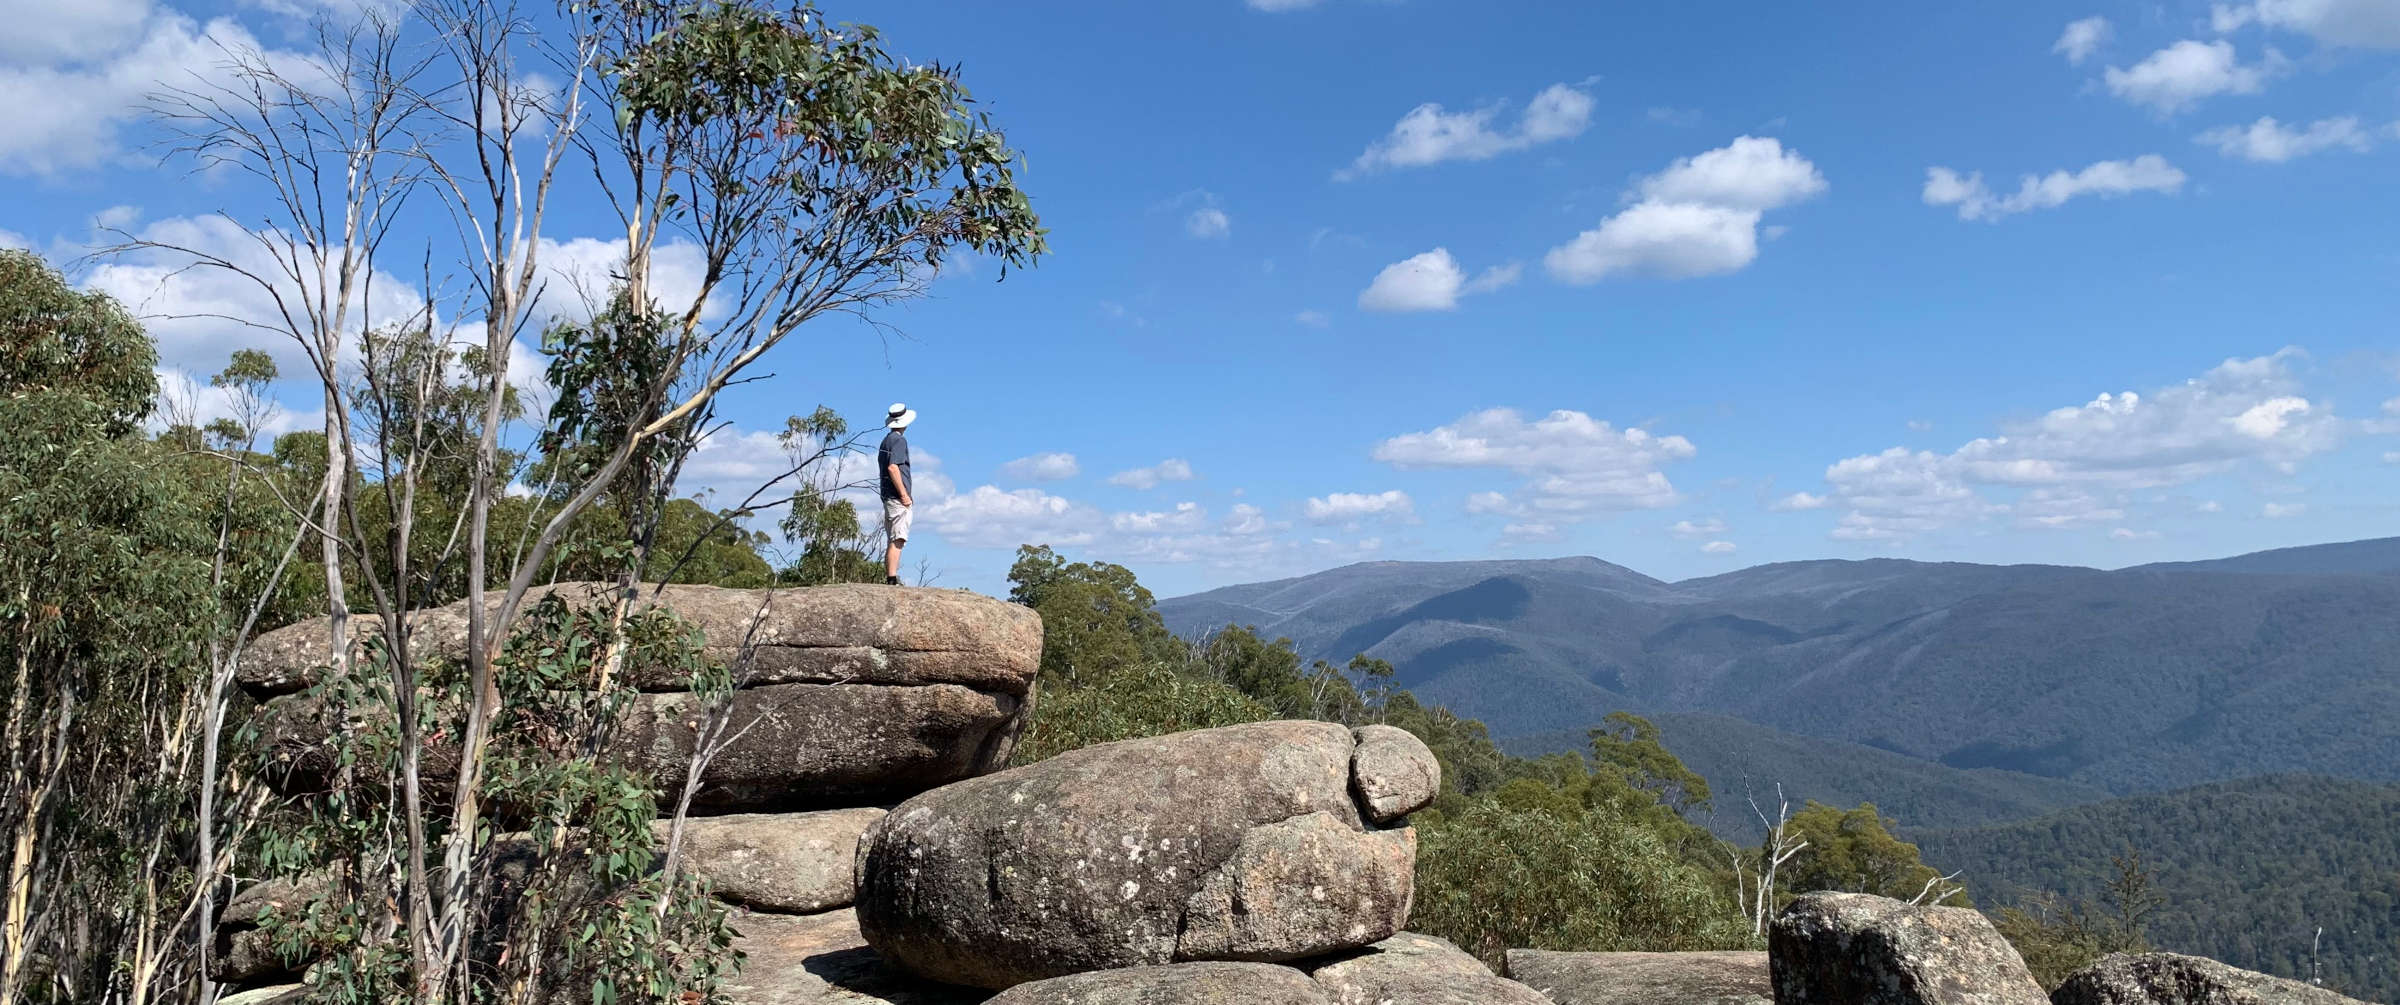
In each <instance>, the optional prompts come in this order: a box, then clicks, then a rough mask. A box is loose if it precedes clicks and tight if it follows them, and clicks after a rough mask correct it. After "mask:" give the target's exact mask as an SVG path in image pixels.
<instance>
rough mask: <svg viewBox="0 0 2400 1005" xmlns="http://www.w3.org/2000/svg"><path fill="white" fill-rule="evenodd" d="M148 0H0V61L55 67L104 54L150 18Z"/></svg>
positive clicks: (131, 35) (125, 40)
mask: <svg viewBox="0 0 2400 1005" xmlns="http://www.w3.org/2000/svg"><path fill="white" fill-rule="evenodd" d="M150 12H151V4H150V0H77V2H75V3H50V2H45V0H0V18H5V19H6V20H7V23H8V26H9V30H8V31H7V32H6V33H4V34H0V59H5V60H7V61H9V62H11V63H15V64H18V65H20V66H24V65H53V64H57V63H65V62H75V61H79V60H86V59H91V58H93V57H95V56H101V55H106V54H108V53H110V52H113V51H115V50H116V49H118V48H120V47H122V46H123V45H125V44H126V43H127V42H129V41H131V40H132V39H133V38H134V37H136V36H137V35H138V33H139V32H140V31H141V28H142V24H143V22H145V21H148V20H149V18H150Z"/></svg>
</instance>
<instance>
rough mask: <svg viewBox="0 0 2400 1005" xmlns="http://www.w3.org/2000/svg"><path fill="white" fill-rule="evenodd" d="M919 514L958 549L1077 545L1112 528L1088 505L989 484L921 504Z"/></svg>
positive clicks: (1034, 491) (1043, 493) (1096, 537)
mask: <svg viewBox="0 0 2400 1005" xmlns="http://www.w3.org/2000/svg"><path fill="white" fill-rule="evenodd" d="M917 515H918V517H919V518H920V519H921V520H922V521H923V522H924V524H925V526H927V527H929V528H931V529H932V530H933V531H934V532H935V533H937V534H940V535H941V536H942V540H943V541H944V542H947V543H949V544H952V545H956V546H958V547H961V548H1014V547H1017V546H1018V545H1023V544H1048V545H1055V546H1059V547H1080V546H1083V545H1088V544H1091V543H1092V542H1093V541H1094V540H1096V539H1098V537H1099V536H1100V532H1101V531H1103V530H1107V529H1109V528H1110V521H1109V518H1108V516H1107V515H1106V514H1103V513H1101V512H1100V511H1099V510H1097V509H1094V508H1092V507H1090V506H1086V505H1083V504H1080V503H1075V502H1071V501H1069V500H1067V499H1065V498H1063V497H1060V496H1054V495H1051V494H1049V493H1047V492H1044V491H1042V490H1040V489H1017V490H1015V491H1004V490H1002V489H1000V488H999V487H997V486H992V485H978V486H976V487H975V488H974V489H972V490H970V491H966V492H961V493H958V494H956V495H952V496H950V497H948V498H946V499H943V500H941V501H939V502H935V503H931V504H929V505H925V506H922V507H921V508H920V509H919V511H918V514H917Z"/></svg>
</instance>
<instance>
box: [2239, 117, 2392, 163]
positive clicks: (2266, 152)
mask: <svg viewBox="0 0 2400 1005" xmlns="http://www.w3.org/2000/svg"><path fill="white" fill-rule="evenodd" d="M2198 139H2199V141H2200V142H2202V143H2205V144H2208V145H2209V146H2212V147H2215V148H2217V152H2218V153H2221V154H2224V155H2225V156H2227V157H2239V158H2241V159H2243V160H2252V161H2264V162H2268V163H2281V162H2283V161H2288V160H2291V159H2292V158H2295V157H2306V156H2308V155H2310V154H2314V153H2322V152H2324V151H2327V150H2333V149H2336V148H2339V149H2344V150H2356V151H2361V152H2364V151H2365V150H2366V149H2367V148H2368V147H2369V146H2371V145H2373V144H2372V141H2370V140H2369V139H2368V138H2367V131H2366V130H2365V129H2364V128H2361V127H2360V126H2359V123H2358V119H2357V118H2356V117H2355V116H2349V115H2344V116H2340V117H2337V118H2331V119H2319V120H2317V121H2315V122H2312V123H2309V124H2308V125H2306V126H2303V127H2298V128H2294V127H2291V126H2286V125H2284V124H2283V123H2280V122H2277V121H2275V119H2274V117H2273V116H2264V117H2261V118H2260V119H2259V120H2258V121H2256V122H2253V123H2251V124H2249V125H2247V126H2219V127H2217V128H2215V129H2211V130H2209V131H2207V132H2205V133H2201V134H2200V135H2199V137H2198Z"/></svg>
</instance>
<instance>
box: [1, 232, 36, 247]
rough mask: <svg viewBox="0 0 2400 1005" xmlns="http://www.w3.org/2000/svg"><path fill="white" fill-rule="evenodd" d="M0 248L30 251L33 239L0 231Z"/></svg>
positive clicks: (15, 233)
mask: <svg viewBox="0 0 2400 1005" xmlns="http://www.w3.org/2000/svg"><path fill="white" fill-rule="evenodd" d="M0 248H6V249H9V250H12V251H32V250H33V239H32V238H29V237H26V236H25V235H23V234H20V233H17V232H16V231H13V230H0Z"/></svg>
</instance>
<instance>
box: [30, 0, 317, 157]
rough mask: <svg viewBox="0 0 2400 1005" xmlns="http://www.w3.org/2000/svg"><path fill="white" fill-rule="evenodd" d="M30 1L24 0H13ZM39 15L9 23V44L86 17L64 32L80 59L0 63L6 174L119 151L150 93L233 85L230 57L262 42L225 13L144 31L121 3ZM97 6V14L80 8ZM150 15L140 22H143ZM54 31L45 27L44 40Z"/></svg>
mask: <svg viewBox="0 0 2400 1005" xmlns="http://www.w3.org/2000/svg"><path fill="white" fill-rule="evenodd" d="M11 2H21V0H11ZM39 6H40V13H33V12H30V11H29V12H25V13H23V14H22V15H20V16H17V17H12V18H10V19H9V24H10V26H11V27H10V31H9V34H10V35H11V40H10V41H9V42H7V43H0V47H5V48H7V49H10V50H14V49H15V48H17V47H19V46H32V45H36V44H38V42H36V41H28V40H27V39H26V36H23V35H18V34H16V33H17V32H19V31H21V30H24V29H23V26H25V25H27V24H29V23H31V24H47V23H50V22H51V21H52V19H53V18H61V17H63V18H66V19H68V20H70V21H76V22H79V24H77V25H75V26H70V27H66V28H63V29H60V30H61V31H63V32H64V34H65V36H66V37H65V38H64V39H62V42H63V44H66V45H68V46H70V47H72V49H73V51H75V52H77V53H78V54H79V55H78V57H75V58H68V59H64V60H60V59H59V57H60V56H62V55H64V53H61V52H54V53H51V54H50V57H51V58H52V59H53V60H57V61H56V62H52V63H43V62H15V61H14V60H13V59H12V60H11V61H10V63H9V64H8V65H0V107H4V108H6V109H8V114H6V115H0V171H5V172H11V173H18V174H36V175H48V174H57V173H60V172H64V171H71V170H75V169H79V168H89V167H93V166H96V165H99V164H101V163H103V162H105V161H108V160H110V159H112V158H114V157H116V156H117V155H118V153H119V151H120V149H121V146H122V144H121V143H120V141H119V138H118V133H119V131H120V130H121V129H122V128H123V127H124V126H125V125H126V124H127V123H128V122H131V121H132V120H133V119H134V118H136V117H137V116H138V115H140V114H141V105H142V103H143V101H144V100H145V99H146V98H147V96H149V95H151V94H153V93H156V92H158V91H159V90H161V89H162V88H164V87H169V86H173V87H190V88H206V87H208V86H210V85H214V84H222V83H224V82H226V81H227V80H228V79H229V78H228V74H227V72H226V70H225V68H224V66H223V64H224V62H225V59H226V53H227V51H228V50H230V51H232V52H248V51H252V50H258V49H260V48H261V47H260V46H259V44H258V41H257V40H256V39H255V38H253V37H251V35H250V33H249V32H248V31H246V30H244V29H243V28H242V26H241V25H239V24H236V23H234V22H233V21H231V20H229V19H225V18H218V19H216V20H212V21H210V22H208V23H207V24H205V25H203V24H201V23H199V22H197V21H194V20H193V19H191V18H189V17H186V16H184V15H182V14H177V13H172V12H167V13H162V14H160V15H159V16H157V17H152V18H147V19H146V27H142V28H140V34H139V35H138V36H136V35H133V34H129V33H127V30H128V29H131V28H133V27H134V25H130V24H126V23H123V19H124V18H126V17H129V16H131V12H130V11H129V10H128V5H127V4H125V3H123V2H122V0H101V2H99V3H97V4H91V5H87V4H86V3H84V2H82V0H78V2H76V3H69V4H47V3H45V4H41V5H39ZM88 7H97V8H98V9H99V10H98V13H96V14H91V15H89V16H87V15H84V14H78V13H61V12H71V11H85V10H86V9H87V8H88ZM141 20H142V19H137V22H136V23H137V24H138V23H140V21H141ZM48 34H49V33H47V32H44V31H39V30H37V31H36V32H35V33H34V38H35V39H37V40H38V39H40V38H44V37H47V36H48ZM268 58H269V59H270V60H271V61H278V62H279V61H283V60H287V59H288V60H297V59H298V58H299V57H297V56H292V55H289V54H270V55H269V57H268Z"/></svg>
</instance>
